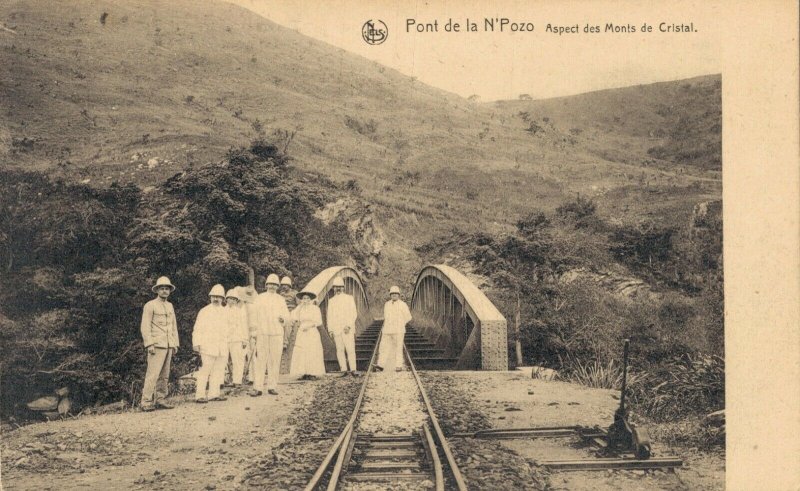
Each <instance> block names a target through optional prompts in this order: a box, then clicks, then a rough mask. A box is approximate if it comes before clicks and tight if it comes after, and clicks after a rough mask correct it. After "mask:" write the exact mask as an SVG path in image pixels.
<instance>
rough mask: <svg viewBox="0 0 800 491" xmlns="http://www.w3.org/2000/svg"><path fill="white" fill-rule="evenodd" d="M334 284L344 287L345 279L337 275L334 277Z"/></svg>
mask: <svg viewBox="0 0 800 491" xmlns="http://www.w3.org/2000/svg"><path fill="white" fill-rule="evenodd" d="M333 286H341V287H342V288H344V280H343V279H342V278H341V276H337V277H336V278H334V279H333Z"/></svg>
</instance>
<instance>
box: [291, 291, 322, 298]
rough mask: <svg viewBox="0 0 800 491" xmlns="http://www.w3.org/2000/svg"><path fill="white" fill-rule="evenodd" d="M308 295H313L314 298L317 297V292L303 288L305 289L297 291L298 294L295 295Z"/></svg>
mask: <svg viewBox="0 0 800 491" xmlns="http://www.w3.org/2000/svg"><path fill="white" fill-rule="evenodd" d="M306 295H308V296H309V297H311V300H314V299H315V298H317V294H316V293H314V292H310V291H308V290H303V291H301V292H297V294H296V295H295V297H297V298H302V297H304V296H306Z"/></svg>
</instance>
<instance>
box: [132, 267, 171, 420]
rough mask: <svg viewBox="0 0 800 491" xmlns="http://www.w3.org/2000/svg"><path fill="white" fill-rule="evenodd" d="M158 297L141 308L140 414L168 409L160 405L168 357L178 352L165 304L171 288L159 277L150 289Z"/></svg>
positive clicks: (164, 393) (168, 305)
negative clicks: (143, 361) (142, 367)
mask: <svg viewBox="0 0 800 491" xmlns="http://www.w3.org/2000/svg"><path fill="white" fill-rule="evenodd" d="M152 290H153V292H155V293H156V294H157V295H158V296H157V297H156V298H154V299H153V300H150V301H149V302H147V303H146V304H144V311H143V312H142V324H141V331H142V340H143V341H144V347H145V349H146V350H147V372H146V374H145V376H144V387H143V388H142V402H141V407H142V411H152V410H154V409H172V406H170V405H169V404H167V403H166V402H164V399H165V398H166V397H167V392H168V390H169V369H170V363H171V361H172V356H173V355H174V354H175V352H176V351H177V350H178V323H177V321H176V320H175V309H174V308H173V307H172V304H171V303H170V302H168V301H167V298H168V297H169V295H170V293H172V292H173V291H174V290H175V285H173V284H172V283H170V281H169V278H167V277H166V276H162V277H161V278H159V279H158V281H156V284H155V286H153V288H152Z"/></svg>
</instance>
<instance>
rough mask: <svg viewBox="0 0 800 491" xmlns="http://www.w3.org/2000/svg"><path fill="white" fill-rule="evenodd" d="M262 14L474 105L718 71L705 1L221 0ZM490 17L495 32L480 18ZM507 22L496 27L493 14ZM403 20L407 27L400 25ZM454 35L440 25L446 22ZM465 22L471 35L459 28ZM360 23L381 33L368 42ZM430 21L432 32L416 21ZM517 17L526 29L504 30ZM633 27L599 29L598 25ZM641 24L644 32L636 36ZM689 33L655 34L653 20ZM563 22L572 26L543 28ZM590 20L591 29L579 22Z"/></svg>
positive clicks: (716, 30) (713, 9)
mask: <svg viewBox="0 0 800 491" xmlns="http://www.w3.org/2000/svg"><path fill="white" fill-rule="evenodd" d="M229 1H230V2H231V3H234V4H237V5H240V6H242V7H245V8H248V9H250V10H252V11H253V12H255V13H258V14H259V15H262V16H264V17H266V18H267V19H269V20H271V21H273V22H275V23H277V24H280V25H282V26H285V27H289V28H291V29H295V30H297V31H298V32H300V33H302V34H304V35H306V36H309V37H312V38H315V39H318V40H321V41H324V42H326V43H329V44H332V45H334V46H337V47H339V48H342V49H344V50H347V51H349V52H351V53H354V54H357V55H360V56H363V57H365V58H367V59H370V60H373V61H376V62H378V63H380V64H382V65H386V66H388V67H391V68H394V69H396V70H398V71H400V72H401V73H404V74H406V75H409V76H413V77H417V79H418V80H420V81H421V82H424V83H426V84H428V85H431V86H434V87H437V88H440V89H443V90H446V91H448V92H453V93H456V94H459V95H461V96H463V97H469V96H471V95H477V96H479V97H480V100H482V101H491V100H499V99H516V98H518V97H519V95H520V94H528V95H530V96H531V97H532V98H534V99H540V98H549V97H558V96H563V95H572V94H578V93H583V92H589V91H593V90H601V89H604V88H612V87H625V86H630V85H637V84H642V83H652V82H658V81H665V80H677V79H683V78H689V77H694V76H698V75H707V74H712V73H720V72H721V65H722V63H721V50H720V41H719V37H720V29H721V27H720V26H719V22H718V21H717V20H718V19H719V17H720V14H721V12H720V10H721V9H722V8H723V6H722V5H720V4H718V3H713V2H693V1H671V2H666V1H664V2H659V3H658V4H655V3H653V5H650V4H649V3H648V2H645V1H628V2H622V1H601V0H595V1H588V0H587V1H559V2H555V1H535V0H534V1H512V0H506V1H499V0H498V1H484V2H478V1H474V0H464V1H453V0H450V1H447V0H439V1H434V0H431V1H405V2H397V1H394V2H392V1H389V0H373V1H370V2H364V1H358V2H357V1H351V0H337V1H327V2H317V1H313V0H229ZM486 18H489V19H498V20H496V21H495V30H494V31H491V30H488V29H486V24H485V21H484V19H486ZM503 18H505V19H508V22H509V23H508V24H506V26H504V30H503V31H502V32H501V31H500V27H499V22H501V21H500V20H499V19H503ZM409 19H412V20H413V21H414V24H413V25H412V26H411V27H409V25H408V23H409ZM449 19H452V21H453V23H459V24H460V28H461V29H460V32H453V31H450V32H448V31H446V30H445V26H446V25H447V23H448V20H449ZM467 19H469V20H470V21H471V22H474V23H475V24H476V27H478V31H477V32H467V28H466V23H467ZM367 20H373V21H374V20H381V21H383V23H384V24H385V25H386V27H387V30H388V37H387V38H386V40H385V41H384V42H383V43H381V44H376V45H371V44H368V43H367V42H365V41H364V39H363V38H362V36H361V33H362V26H363V25H364V23H365V22H366V21H367ZM434 21H436V29H437V31H436V32H432V31H431V30H430V29H428V30H426V31H424V32H417V31H416V29H417V26H418V25H422V26H423V27H425V24H432V23H433V22H434ZM511 23H516V24H518V25H521V26H523V28H528V29H530V28H531V26H532V27H533V31H532V32H530V31H528V32H519V31H518V32H511V31H510V30H509V28H510V26H511ZM608 23H612V24H614V25H616V26H624V27H627V26H633V27H634V28H635V30H636V32H611V31H609V32H606V25H607V24H608ZM645 23H646V24H648V25H650V26H651V27H652V29H653V31H652V32H642V25H643V24H645ZM662 23H665V25H673V24H677V25H690V24H691V25H692V28H693V31H692V32H689V33H684V32H678V33H676V32H660V29H659V26H660V25H661V24H662ZM548 24H549V25H550V26H551V28H555V27H565V28H570V29H571V30H576V26H577V31H578V32H577V33H575V32H564V33H562V34H558V33H557V32H550V31H548V29H547V26H548ZM587 26H589V27H591V26H598V27H599V29H600V31H601V32H600V33H587V32H585V31H584V28H585V27H587Z"/></svg>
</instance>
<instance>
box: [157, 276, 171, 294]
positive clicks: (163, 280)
mask: <svg viewBox="0 0 800 491" xmlns="http://www.w3.org/2000/svg"><path fill="white" fill-rule="evenodd" d="M162 286H168V287H170V288H171V289H172V291H175V285H173V284H172V283H170V282H169V278H167V277H166V276H162V277H161V278H159V279H158V281H156V284H155V285H154V286H153V288H152V290H153V291H156V290H158V289H159V288H160V287H162Z"/></svg>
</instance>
